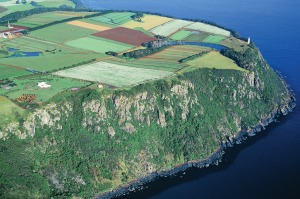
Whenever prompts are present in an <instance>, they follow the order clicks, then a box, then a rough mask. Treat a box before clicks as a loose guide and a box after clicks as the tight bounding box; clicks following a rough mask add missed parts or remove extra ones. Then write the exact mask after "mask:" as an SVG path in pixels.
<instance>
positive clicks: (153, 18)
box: [122, 15, 173, 30]
mask: <svg viewBox="0 0 300 199" xmlns="http://www.w3.org/2000/svg"><path fill="white" fill-rule="evenodd" d="M171 20H173V19H172V18H168V17H161V16H157V15H145V16H144V17H143V18H142V21H141V22H138V21H133V20H131V21H129V22H127V23H125V24H123V25H122V26H123V27H125V28H131V29H134V28H137V27H140V28H143V29H145V30H150V29H152V28H154V27H156V26H159V25H162V24H164V23H167V22H169V21H171Z"/></svg>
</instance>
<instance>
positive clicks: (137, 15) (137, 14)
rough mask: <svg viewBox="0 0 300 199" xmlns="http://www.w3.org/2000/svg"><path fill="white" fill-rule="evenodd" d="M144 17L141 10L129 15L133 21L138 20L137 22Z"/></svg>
mask: <svg viewBox="0 0 300 199" xmlns="http://www.w3.org/2000/svg"><path fill="white" fill-rule="evenodd" d="M143 17H144V14H143V13H142V12H138V13H136V14H134V15H132V16H131V18H132V19H133V20H134V21H138V22H142V18H143Z"/></svg>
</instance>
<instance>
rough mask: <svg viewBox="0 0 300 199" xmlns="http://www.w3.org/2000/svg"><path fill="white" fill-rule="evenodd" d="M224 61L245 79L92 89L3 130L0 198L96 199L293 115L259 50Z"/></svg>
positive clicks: (231, 74) (207, 77)
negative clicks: (231, 63) (278, 117)
mask: <svg viewBox="0 0 300 199" xmlns="http://www.w3.org/2000/svg"><path fill="white" fill-rule="evenodd" d="M223 54H224V55H226V56H228V57H230V58H232V59H234V60H235V61H236V62H237V63H238V64H239V65H240V67H243V68H245V69H247V70H248V71H249V72H241V71H236V70H216V69H198V70H194V71H191V72H187V73H184V74H182V75H179V76H177V77H173V78H172V79H164V80H158V81H154V82H149V83H146V84H142V85H138V86H135V87H133V88H131V89H128V90H125V89H123V90H104V91H101V92H100V91H97V90H91V89H90V90H89V89H86V90H84V91H81V92H78V93H73V94H69V95H65V96H64V97H63V99H62V97H60V98H59V99H54V100H53V102H51V103H49V104H47V105H44V106H42V107H39V108H37V109H35V110H34V111H32V112H31V113H30V114H29V115H28V117H26V118H22V119H20V120H19V121H18V122H15V123H11V124H10V125H8V126H5V127H1V129H0V138H1V140H0V167H1V170H0V196H1V198H2V197H3V198H14V197H16V198H18V197H22V198H33V197H34V198H43V197H62V196H69V197H71V196H79V197H84V198H90V197H93V196H95V195H97V194H101V193H103V192H107V191H110V190H111V189H115V188H117V187H119V186H122V185H126V184H128V183H129V182H131V181H133V180H135V179H137V178H141V177H143V176H146V175H148V174H151V173H153V172H160V171H164V170H168V169H171V168H172V167H174V166H176V165H180V164H182V163H185V162H188V161H194V160H203V159H206V158H207V157H209V156H210V155H212V154H213V153H214V152H215V151H216V150H217V149H218V148H219V146H220V145H221V144H222V143H224V142H227V141H228V140H232V139H233V138H234V137H235V136H236V135H237V134H238V133H239V132H241V131H243V132H251V131H253V128H255V127H256V126H257V125H259V124H260V125H263V126H264V125H266V124H267V123H268V122H269V121H270V120H269V118H272V117H274V116H275V115H276V114H280V113H284V114H286V113H287V112H288V111H289V110H290V109H291V107H292V106H293V96H292V95H291V93H290V92H289V90H288V88H287V86H286V84H285V82H284V81H283V80H282V79H281V78H280V77H279V76H278V75H277V74H276V73H275V72H274V71H273V70H272V69H271V68H270V66H269V65H268V64H267V63H266V61H265V60H264V59H263V57H262V56H261V54H260V53H259V51H258V50H257V49H256V48H255V47H253V48H252V49H251V48H249V50H247V51H246V52H240V53H237V52H233V51H232V52H231V51H230V50H227V51H224V52H223Z"/></svg>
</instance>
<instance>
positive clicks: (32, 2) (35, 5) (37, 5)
mask: <svg viewBox="0 0 300 199" xmlns="http://www.w3.org/2000/svg"><path fill="white" fill-rule="evenodd" d="M30 4H31V5H32V6H34V7H39V6H40V5H39V4H38V3H37V2H35V1H30Z"/></svg>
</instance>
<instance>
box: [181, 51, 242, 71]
mask: <svg viewBox="0 0 300 199" xmlns="http://www.w3.org/2000/svg"><path fill="white" fill-rule="evenodd" d="M187 64H188V65H189V66H192V67H195V68H215V69H231V70H240V71H244V72H247V70H245V69H243V68H240V67H239V66H238V65H237V64H236V63H235V62H234V61H233V60H232V59H229V58H227V57H225V56H223V55H221V54H220V53H219V52H216V51H212V52H210V53H208V54H205V55H203V56H201V57H199V58H196V59H194V60H191V61H188V62H187Z"/></svg>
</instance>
